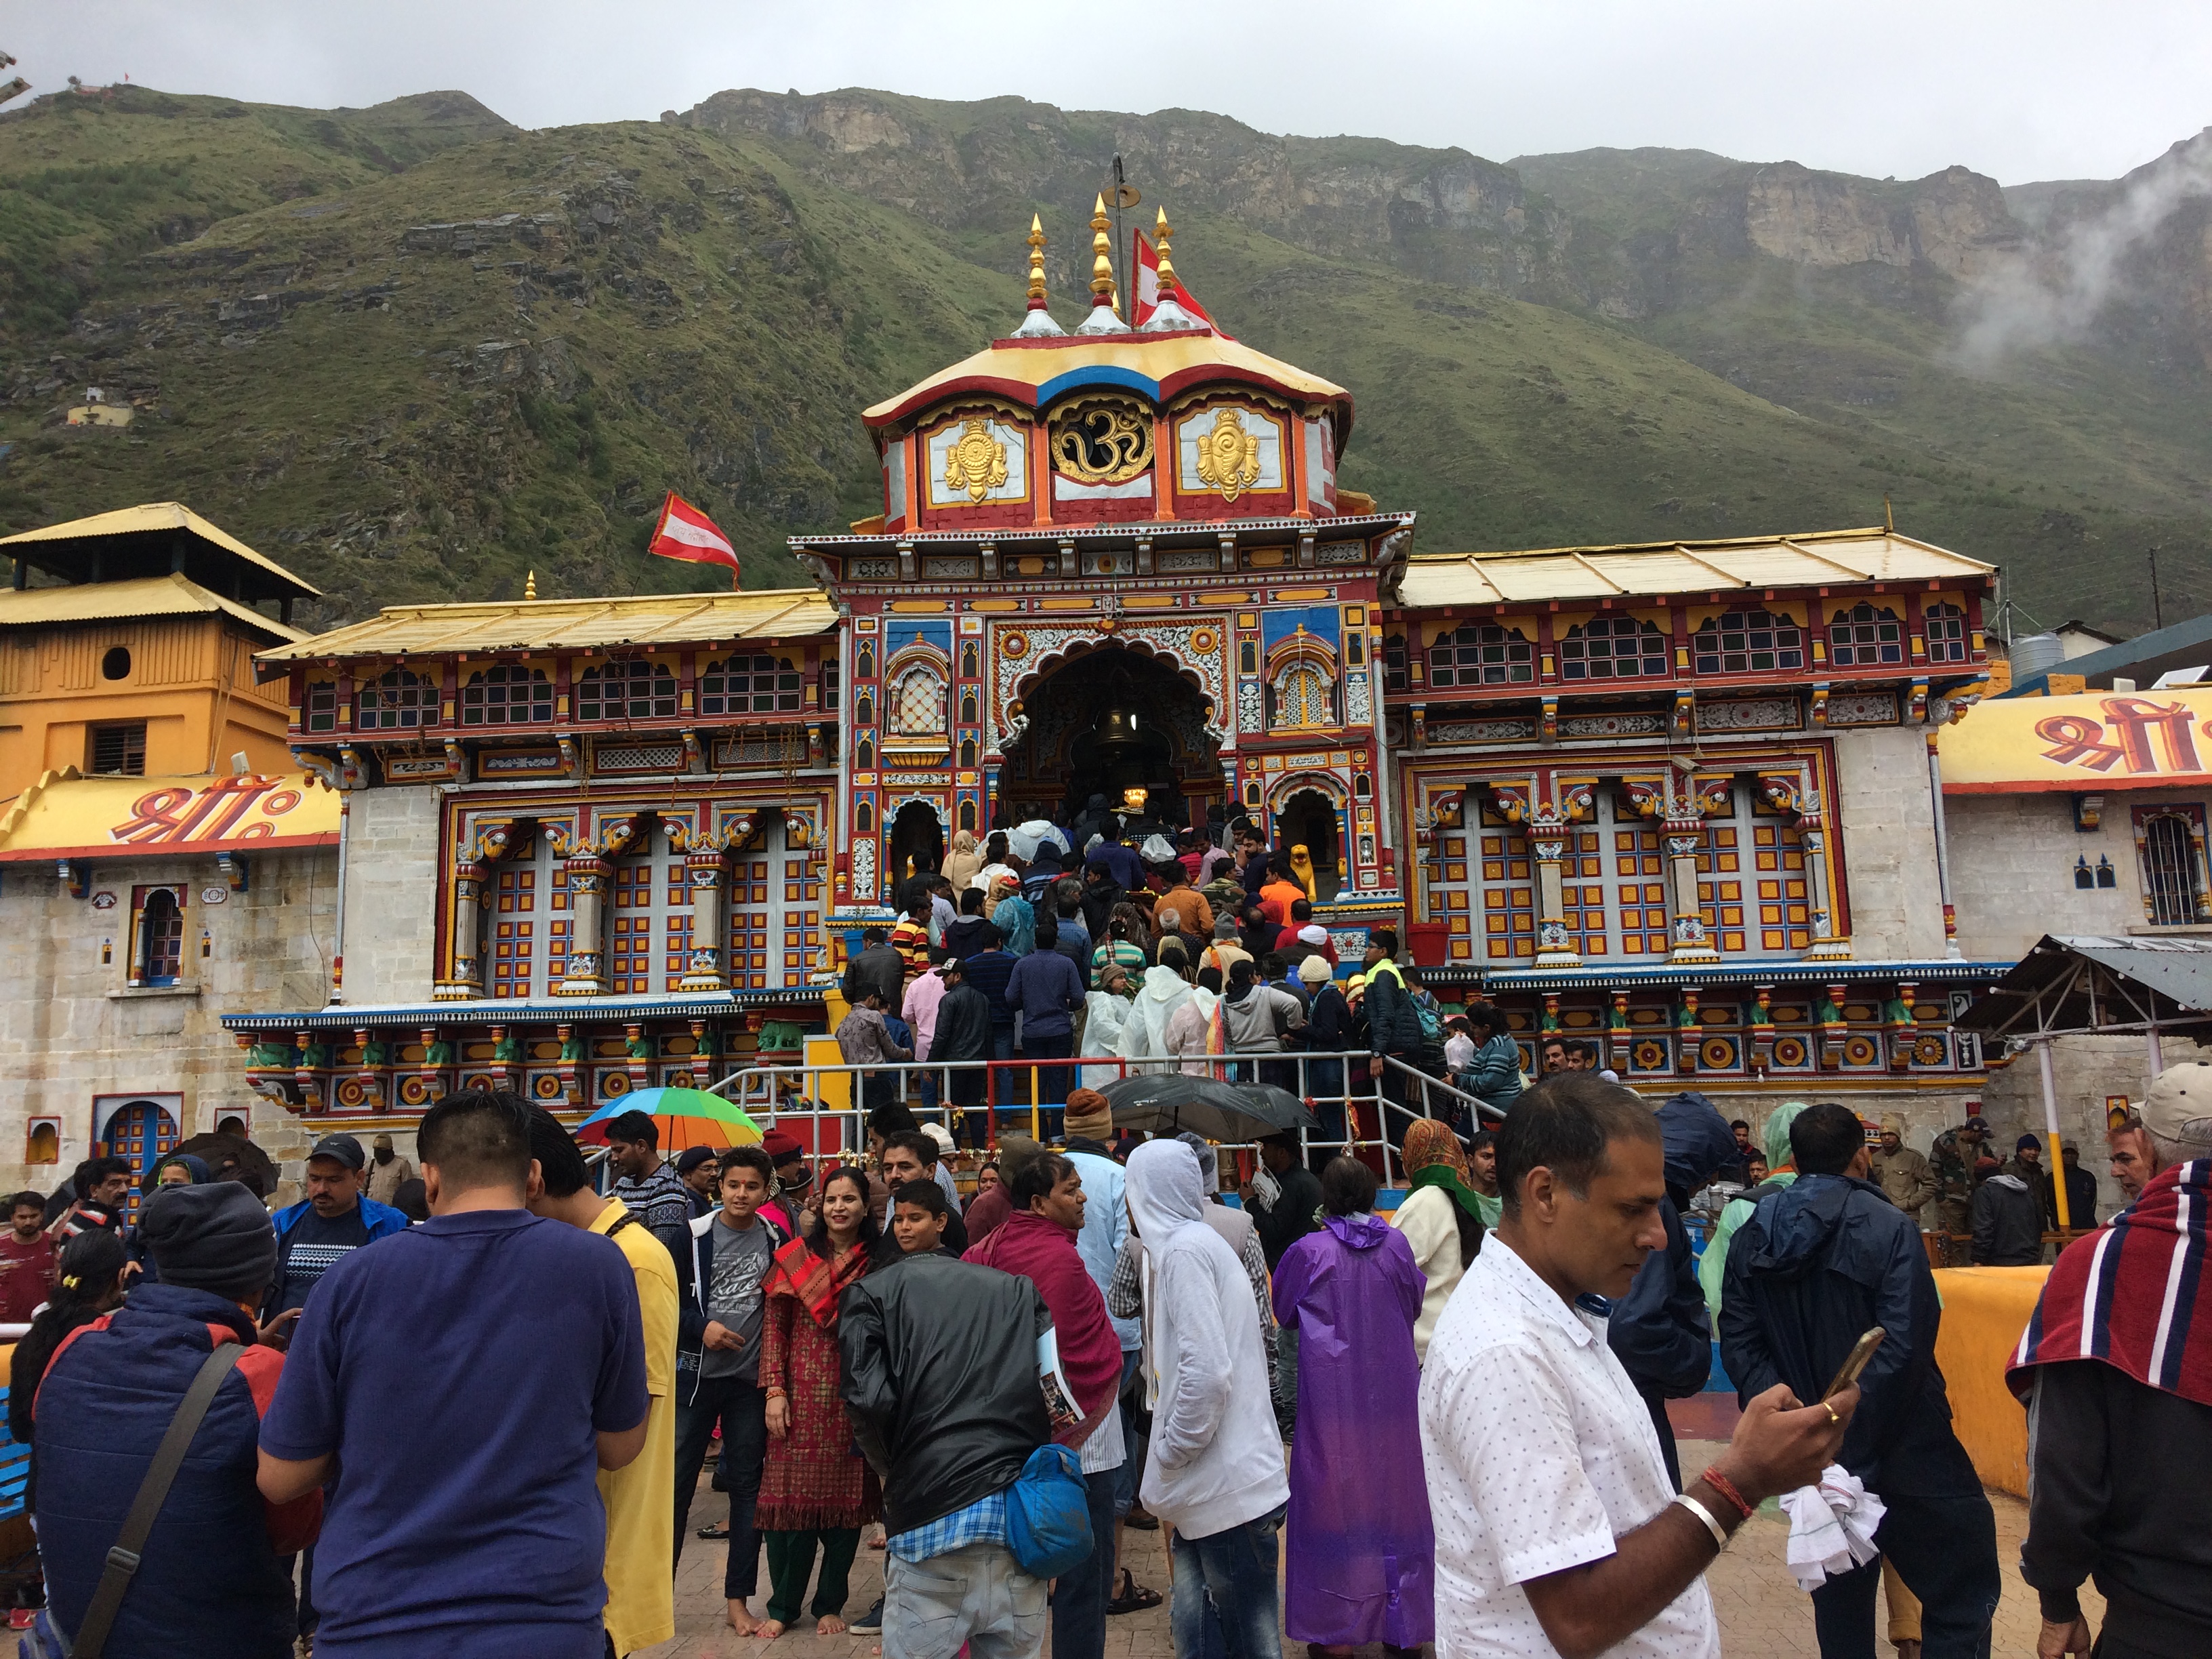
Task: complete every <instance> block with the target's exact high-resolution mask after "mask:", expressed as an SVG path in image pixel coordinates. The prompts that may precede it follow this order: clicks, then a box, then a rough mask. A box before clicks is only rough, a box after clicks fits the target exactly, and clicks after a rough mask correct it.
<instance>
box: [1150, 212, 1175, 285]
mask: <svg viewBox="0 0 2212 1659" xmlns="http://www.w3.org/2000/svg"><path fill="white" fill-rule="evenodd" d="M1159 215H1160V216H1159V217H1158V219H1157V220H1155V221H1154V222H1153V224H1152V240H1153V241H1155V242H1157V243H1158V245H1159V254H1160V292H1161V293H1163V294H1164V293H1166V292H1167V291H1168V290H1169V289H1171V288H1173V287H1174V286H1175V285H1176V274H1175V260H1174V258H1172V257H1170V254H1169V252H1168V238H1169V237H1170V236H1172V235H1174V234H1175V228H1174V227H1173V226H1172V225H1170V224H1169V223H1168V210H1166V209H1165V208H1162V209H1160V210H1159Z"/></svg>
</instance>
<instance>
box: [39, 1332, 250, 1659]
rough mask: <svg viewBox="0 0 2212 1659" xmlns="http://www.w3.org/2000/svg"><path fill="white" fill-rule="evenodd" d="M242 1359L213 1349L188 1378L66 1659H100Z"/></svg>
mask: <svg viewBox="0 0 2212 1659" xmlns="http://www.w3.org/2000/svg"><path fill="white" fill-rule="evenodd" d="M245 1353H246V1349H245V1347H244V1346H243V1345H241V1344H240V1343H236V1342H222V1343H218V1344H216V1350H215V1352H213V1353H211V1354H210V1355H209V1356H208V1357H207V1358H206V1359H205V1360H204V1361H203V1362H202V1363H201V1365H200V1370H199V1375H198V1376H195V1377H194V1378H192V1385H191V1388H189V1389H185V1398H184V1401H183V1403H182V1404H180V1405H179V1406H178V1407H177V1414H176V1415H175V1416H174V1417H173V1418H171V1419H169V1429H168V1432H167V1433H166V1434H164V1435H163V1436H162V1437H161V1445H160V1447H159V1448H158V1449H155V1453H154V1461H153V1462H151V1463H150V1464H149V1465H148V1466H147V1468H146V1478H145V1479H144V1480H142V1481H140V1482H139V1483H138V1495H137V1497H136V1498H132V1499H131V1512H130V1514H128V1515H126V1516H124V1517H123V1530H122V1531H121V1532H119V1533H118V1534H116V1535H115V1547H113V1548H112V1549H111V1550H109V1551H108V1552H107V1568H106V1571H104V1572H102V1573H101V1574H100V1585H99V1588H97V1589H94V1591H93V1593H92V1605H91V1606H90V1607H87V1608H86V1609H85V1614H84V1623H83V1624H82V1625H81V1626H78V1627H77V1632H76V1643H75V1644H73V1645H72V1646H71V1647H70V1659H100V1651H101V1650H102V1649H104V1648H105V1647H106V1645H107V1632H108V1631H109V1630H110V1629H111V1628H112V1627H113V1626H114V1624H115V1615H116V1613H118V1611H120V1610H121V1608H122V1606H123V1597H124V1595H125V1593H126V1592H127V1591H128V1590H129V1589H130V1588H131V1576H132V1575H133V1574H135V1573H136V1572H137V1571H138V1562H139V1559H140V1553H141V1552H142V1551H143V1550H144V1549H145V1547H146V1538H147V1534H149V1533H151V1532H152V1531H153V1530H154V1518H155V1516H158V1515H160V1514H161V1504H162V1503H163V1501H164V1500H165V1499H167V1497H168V1495H169V1487H170V1486H171V1485H172V1484H173V1482H174V1481H175V1480H176V1478H177V1471H178V1470H179V1469H180V1468H183V1467H184V1462H185V1453H186V1452H187V1451H189V1450H190V1449H191V1443H192V1437H193V1436H194V1435H196V1434H197V1433H198V1432H199V1428H200V1424H201V1423H202V1422H203V1421H204V1420H205V1419H206V1417H207V1414H208V1407H210V1406H212V1405H213V1404H215V1396H216V1389H220V1388H222V1383H223V1379H224V1378H225V1377H227V1376H229V1375H230V1368H231V1367H232V1366H234V1365H235V1364H238V1362H239V1360H240V1358H243V1357H244V1355H245Z"/></svg>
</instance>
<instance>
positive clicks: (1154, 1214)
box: [1127, 1140, 1291, 1538]
mask: <svg viewBox="0 0 2212 1659" xmlns="http://www.w3.org/2000/svg"><path fill="white" fill-rule="evenodd" d="M1127 1193H1128V1200H1129V1215H1130V1219H1131V1221H1132V1222H1133V1225H1134V1227H1135V1231H1136V1232H1137V1234H1138V1236H1139V1237H1141V1238H1142V1239H1143V1240H1144V1241H1145V1264H1146V1268H1145V1270H1146V1285H1145V1324H1146V1330H1145V1367H1146V1376H1147V1380H1148V1381H1149V1383H1151V1384H1152V1389H1154V1390H1156V1392H1157V1395H1158V1400H1157V1403H1156V1404H1155V1406H1154V1407H1153V1413H1152V1455H1151V1457H1150V1459H1149V1461H1148V1462H1146V1468H1145V1477H1144V1484H1143V1486H1142V1488H1141V1496H1142V1497H1143V1498H1144V1503H1145V1507H1146V1509H1148V1510H1151V1511H1152V1513H1153V1514H1154V1515H1157V1516H1159V1517H1160V1518H1161V1520H1163V1521H1164V1522H1166V1523H1167V1524H1168V1525H1170V1526H1171V1527H1173V1528H1175V1529H1176V1531H1177V1532H1179V1533H1181V1534H1182V1535H1183V1536H1184V1537H1186V1538H1210V1537H1212V1535H1213V1534H1216V1533H1218V1532H1225V1531H1226V1530H1228V1529H1229V1528H1231V1527H1236V1526H1241V1525H1243V1523H1244V1522H1248V1521H1255V1520H1257V1519H1259V1518H1260V1517H1261V1516H1264V1515H1267V1514H1268V1513H1270V1512H1271V1511H1273V1510H1278V1509H1280V1508H1281V1507H1282V1506H1283V1505H1284V1504H1287V1503H1288V1502H1289V1501H1290V1495H1291V1489H1290V1482H1289V1480H1288V1478H1287V1477H1286V1476H1285V1473H1284V1469H1283V1441H1282V1436H1281V1434H1280V1432H1279V1431H1278V1430H1277V1428H1276V1426H1275V1413H1274V1408H1273V1404H1272V1403H1271V1401H1270V1400H1269V1397H1268V1392H1267V1355H1266V1352H1265V1351H1264V1350H1263V1349H1262V1347H1261V1336H1260V1316H1259V1312H1258V1310H1256V1309H1255V1307H1254V1306H1253V1303H1252V1287H1251V1285H1250V1283H1249V1280H1247V1279H1246V1278H1245V1275H1244V1267H1243V1263H1242V1262H1240V1261H1238V1260H1237V1253H1236V1252H1235V1251H1234V1250H1232V1249H1230V1248H1229V1246H1228V1245H1227V1244H1225V1243H1223V1242H1222V1240H1221V1237H1220V1236H1219V1235H1218V1233H1216V1232H1215V1231H1213V1230H1212V1228H1211V1227H1209V1226H1207V1225H1206V1218H1205V1210H1204V1202H1205V1200H1204V1196H1203V1194H1202V1191H1201V1187H1200V1176H1199V1167H1198V1157H1197V1154H1195V1153H1194V1152H1192V1151H1191V1149H1190V1148H1189V1147H1188V1146H1183V1145H1182V1143H1180V1142H1178V1141H1172V1140H1166V1141H1161V1140H1155V1141H1149V1142H1147V1143H1146V1145H1144V1146H1139V1147H1138V1148H1137V1150H1136V1151H1135V1152H1132V1153H1131V1154H1130V1155H1129V1163H1128V1170H1127Z"/></svg>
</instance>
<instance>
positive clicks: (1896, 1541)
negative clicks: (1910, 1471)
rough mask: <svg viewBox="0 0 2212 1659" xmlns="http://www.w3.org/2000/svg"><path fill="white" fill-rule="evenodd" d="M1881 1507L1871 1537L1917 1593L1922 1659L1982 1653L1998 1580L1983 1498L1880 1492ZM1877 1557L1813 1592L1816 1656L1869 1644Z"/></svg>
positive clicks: (1970, 1657)
mask: <svg viewBox="0 0 2212 1659" xmlns="http://www.w3.org/2000/svg"><path fill="white" fill-rule="evenodd" d="M1884 1496H1885V1500H1886V1501H1887V1504H1888V1505H1889V1513H1888V1514H1887V1515H1885V1516H1882V1520H1881V1527H1880V1528H1878V1529H1877V1530H1876V1531H1875V1535H1874V1541H1875V1543H1877V1544H1879V1545H1880V1546H1881V1550H1882V1553H1883V1554H1884V1555H1885V1556H1887V1558H1888V1559H1890V1560H1891V1561H1892V1562H1893V1563H1894V1564H1895V1565H1896V1567H1897V1576H1898V1577H1900V1578H1902V1579H1903V1580H1904V1581H1905V1588H1906V1589H1909V1590H1911V1592H1912V1593H1913V1594H1914V1595H1917V1596H1918V1597H1919V1598H1920V1644H1921V1645H1920V1651H1921V1655H1922V1659H1989V1652H1990V1620H1992V1619H1993V1618H1994V1617H1995V1616H1996V1608H1997V1594H1998V1591H1999V1589H2000V1588H2001V1586H2002V1578H2001V1577H2000V1575H1999V1571H1998V1568H1997V1523H1996V1515H1995V1513H1994V1512H1993V1511H1992V1510H1990V1500H1989V1499H1988V1498H1984V1496H1983V1495H1982V1494H1981V1493H1979V1492H1975V1493H1973V1494H1972V1496H1971V1497H1969V1496H1965V1495H1961V1496H1960V1497H1957V1498H1914V1497H1910V1496H1899V1497H1890V1496H1888V1495H1887V1494H1885V1495H1884ZM1880 1584H1881V1562H1880V1561H1869V1562H1868V1563H1867V1564H1866V1565H1864V1566H1863V1567H1859V1568H1857V1569H1856V1570H1854V1571H1850V1572H1847V1573H1844V1575H1842V1577H1836V1578H1831V1579H1830V1580H1828V1582H1827V1583H1825V1584H1823V1585H1821V1586H1820V1589H1816V1590H1814V1592H1813V1628H1814V1631H1815V1632H1817V1633H1818V1635H1819V1637H1820V1654H1821V1659H1864V1656H1866V1655H1868V1654H1870V1653H1872V1652H1873V1651H1874V1650H1875V1617H1874V1598H1875V1589H1876V1587H1877V1586H1879V1585H1880Z"/></svg>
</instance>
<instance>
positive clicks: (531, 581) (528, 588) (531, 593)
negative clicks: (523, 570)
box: [522, 570, 538, 599]
mask: <svg viewBox="0 0 2212 1659" xmlns="http://www.w3.org/2000/svg"><path fill="white" fill-rule="evenodd" d="M522 597H523V598H524V599H536V598H537V597H538V573H537V572H536V571H535V570H533V571H532V572H531V573H530V574H528V575H526V576H525V577H524V578H523V579H522Z"/></svg>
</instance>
